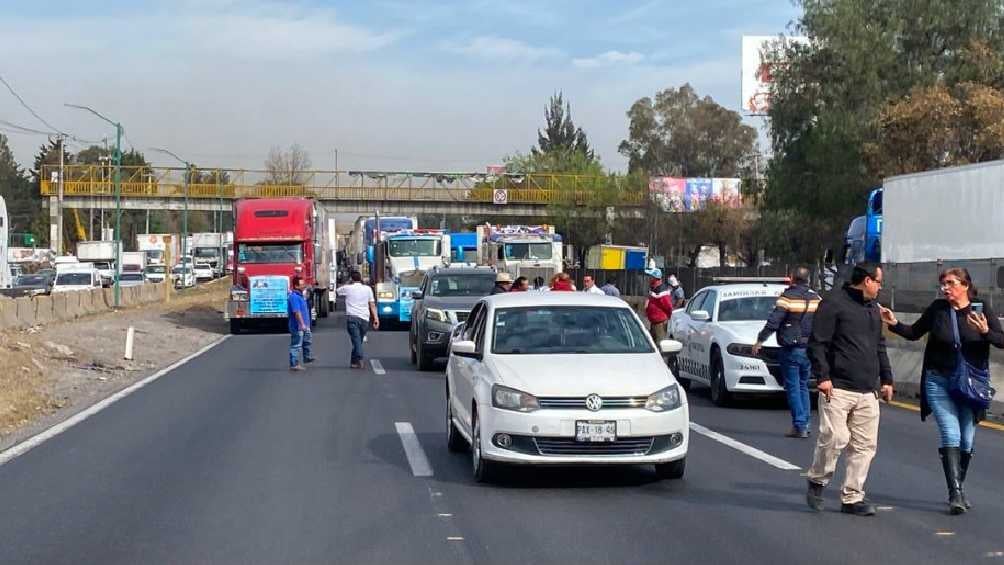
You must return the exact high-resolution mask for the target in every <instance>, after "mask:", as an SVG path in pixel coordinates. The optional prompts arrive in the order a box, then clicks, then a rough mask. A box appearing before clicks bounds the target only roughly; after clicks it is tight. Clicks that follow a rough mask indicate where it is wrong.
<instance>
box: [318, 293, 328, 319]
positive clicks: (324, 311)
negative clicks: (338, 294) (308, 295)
mask: <svg viewBox="0 0 1004 565" xmlns="http://www.w3.org/2000/svg"><path fill="white" fill-rule="evenodd" d="M317 317H318V318H327V317H328V295H327V293H325V292H322V293H319V294H318V297H317Z"/></svg>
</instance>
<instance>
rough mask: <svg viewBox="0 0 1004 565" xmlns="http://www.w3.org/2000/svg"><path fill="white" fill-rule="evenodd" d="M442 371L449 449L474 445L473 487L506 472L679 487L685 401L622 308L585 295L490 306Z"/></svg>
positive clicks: (659, 352)
mask: <svg viewBox="0 0 1004 565" xmlns="http://www.w3.org/2000/svg"><path fill="white" fill-rule="evenodd" d="M455 334H456V335H455V339H454V341H453V342H452V343H451V346H450V358H449V362H448V364H447V366H446V380H447V402H446V422H447V438H446V439H447V446H448V448H449V449H450V450H451V451H461V450H463V449H464V448H465V447H466V446H467V445H468V444H469V445H470V446H471V458H472V463H473V465H472V468H473V471H474V478H475V480H477V481H485V480H489V479H490V478H491V476H492V474H493V472H494V471H495V469H496V468H497V466H498V465H499V464H500V463H520V464H533V465H576V464H585V465H639V464H651V465H654V466H655V469H656V473H657V474H658V476H659V477H661V478H681V477H682V476H683V474H684V469H685V466H686V456H687V447H688V441H689V425H690V417H689V411H688V406H687V396H686V393H685V392H684V391H683V389H682V388H681V387H680V385H679V384H678V383H677V381H676V379H675V378H674V376H673V374H672V372H671V371H670V369H669V367H668V366H667V365H666V362H665V360H664V359H663V354H675V353H678V352H679V351H680V349H681V344H680V343H679V342H676V341H672V340H664V341H662V342H661V343H659V344H655V343H653V342H652V339H651V337H649V334H648V332H646V331H645V328H644V326H643V325H642V322H641V320H640V319H639V318H638V316H637V314H635V312H634V311H633V310H632V309H631V308H630V307H629V306H628V305H627V304H626V303H624V302H623V301H621V300H619V299H617V298H613V297H609V296H597V295H593V294H587V293H583V292H578V293H569V292H549V293H539V292H522V293H509V294H499V295H495V296H489V297H487V298H483V299H482V300H481V301H479V302H478V303H477V305H475V306H474V309H473V310H472V311H471V314H470V316H469V317H468V319H467V322H466V323H465V324H464V325H463V329H462V330H461V331H457V332H455Z"/></svg>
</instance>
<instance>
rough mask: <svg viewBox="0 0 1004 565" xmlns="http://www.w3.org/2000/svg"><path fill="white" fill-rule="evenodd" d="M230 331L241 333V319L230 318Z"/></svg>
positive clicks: (235, 333) (234, 333)
mask: <svg viewBox="0 0 1004 565" xmlns="http://www.w3.org/2000/svg"><path fill="white" fill-rule="evenodd" d="M230 333H232V334H233V335H237V334H239V333H241V321H240V320H236V319H233V318H231V319H230Z"/></svg>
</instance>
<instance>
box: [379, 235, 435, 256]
mask: <svg viewBox="0 0 1004 565" xmlns="http://www.w3.org/2000/svg"><path fill="white" fill-rule="evenodd" d="M439 255H440V251H439V240H438V239H392V240H390V256H391V257H438V256H439Z"/></svg>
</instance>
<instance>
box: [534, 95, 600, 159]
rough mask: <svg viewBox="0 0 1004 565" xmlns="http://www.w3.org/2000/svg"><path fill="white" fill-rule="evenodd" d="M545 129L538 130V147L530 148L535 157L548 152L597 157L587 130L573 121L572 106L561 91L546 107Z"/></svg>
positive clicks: (588, 157)
mask: <svg viewBox="0 0 1004 565" xmlns="http://www.w3.org/2000/svg"><path fill="white" fill-rule="evenodd" d="M544 122H545V126H544V131H541V130H539V129H538V130H537V147H534V148H532V149H530V154H531V155H533V156H534V157H537V156H540V155H548V154H554V153H557V154H581V155H583V156H585V158H586V160H587V161H592V160H593V159H594V158H595V156H596V155H595V154H594V152H593V150H592V149H591V148H590V147H589V141H588V139H586V132H584V131H582V128H578V127H575V123H574V122H572V106H571V104H570V103H569V102H567V101H565V100H564V98H563V96H562V93H561V92H559V93H557V94H555V95H553V96H551V99H550V100H549V101H548V105H547V108H545V109H544Z"/></svg>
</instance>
